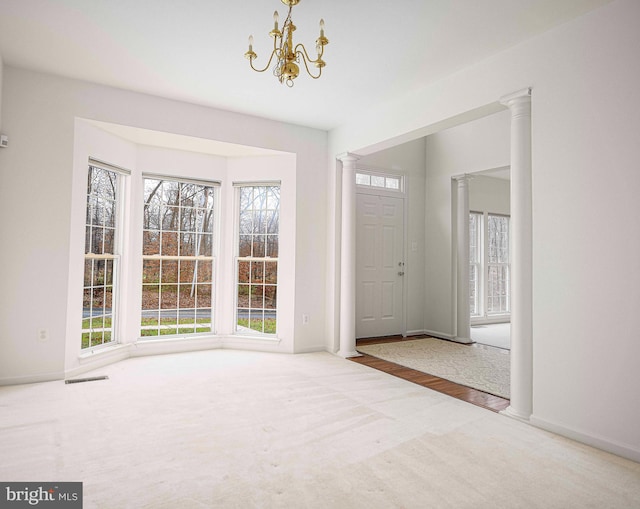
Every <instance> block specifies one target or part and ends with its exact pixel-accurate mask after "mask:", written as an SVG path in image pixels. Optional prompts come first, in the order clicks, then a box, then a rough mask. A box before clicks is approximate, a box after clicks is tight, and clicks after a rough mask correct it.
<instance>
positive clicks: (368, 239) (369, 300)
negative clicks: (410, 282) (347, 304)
mask: <svg viewBox="0 0 640 509" xmlns="http://www.w3.org/2000/svg"><path fill="white" fill-rule="evenodd" d="M356 221H357V239H356V337H357V338H369V337H376V336H390V335H395V334H402V333H403V332H404V325H403V313H402V309H403V292H404V290H403V288H404V287H403V282H404V249H403V246H404V200H403V199H402V198H394V197H389V196H377V195H372V194H358V195H357V214H356Z"/></svg>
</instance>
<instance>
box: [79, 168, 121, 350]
mask: <svg viewBox="0 0 640 509" xmlns="http://www.w3.org/2000/svg"><path fill="white" fill-rule="evenodd" d="M119 178H120V177H119V175H118V174H117V173H116V172H113V171H110V170H105V169H103V168H98V167H95V166H89V170H88V176H87V200H86V222H87V226H86V228H85V254H91V255H92V257H85V260H84V278H83V280H84V281H83V293H82V328H81V338H80V345H81V348H89V347H92V346H100V345H103V344H105V343H109V342H111V341H114V340H115V339H116V338H115V336H114V334H113V331H114V324H115V319H116V309H115V307H114V299H115V294H116V292H117V290H118V285H117V280H116V277H115V274H116V270H117V266H118V259H117V258H115V259H114V258H113V256H114V255H117V254H118V253H117V250H116V239H117V235H118V230H119V226H118V223H117V219H118V218H117V214H116V211H117V209H118V200H119V199H120V197H119V193H118V179H119ZM102 255H105V256H102Z"/></svg>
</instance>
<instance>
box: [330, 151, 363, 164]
mask: <svg viewBox="0 0 640 509" xmlns="http://www.w3.org/2000/svg"><path fill="white" fill-rule="evenodd" d="M360 157H361V156H359V155H357V154H352V153H351V152H344V153H342V154H339V155H337V156H336V159H337V160H338V161H342V162H343V163H347V164H348V163H351V164H355V162H356V161H358V160H359V159H360Z"/></svg>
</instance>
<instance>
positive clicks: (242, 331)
mask: <svg viewBox="0 0 640 509" xmlns="http://www.w3.org/2000/svg"><path fill="white" fill-rule="evenodd" d="M233 187H234V190H235V200H234V214H235V235H234V261H233V263H234V276H235V278H234V285H233V288H234V334H237V335H242V336H250V337H251V336H253V337H266V338H277V336H278V326H279V318H278V317H279V315H280V313H279V309H278V301H279V295H280V292H279V287H280V282H279V276H280V270H279V269H280V261H279V260H280V257H279V253H280V240H281V233H282V232H281V220H280V219H281V211H282V203H281V200H282V184H281V182H280V181H257V182H234V183H233ZM249 187H251V188H255V187H277V188H278V191H279V193H278V196H279V200H278V209H277V212H278V217H279V219H278V232H277V238H278V256H268V253H269V251H268V242H266V241H265V256H263V257H260V256H253V255H251V256H240V235H241V232H240V207H241V192H242V189H246V188H249ZM268 210H269V209H267V211H268ZM265 235H267V234H266V232H265ZM254 262H258V263H265V265H266V263H275V264H276V270H275V277H276V282H275V283H267V282H266V280H265V281H264V282H263V283H258V284H255V285H254V283H253V281H252V275H253V268H252V267H253V263H254ZM241 263H249V266H250V276H249V278H250V279H249V281H248V282H244V281H240V264H241ZM240 284H245V285H248V286H249V288H250V289H251V287H252V286H260V285H261V286H262V287H263V289H265V290H266V288H267V287H275V292H276V298H275V304H274V308H266V307H265V304H264V300H263V307H262V308H256V309H260V311H261V312H262V316H263V318H262V330H261V331H258V330H256V329H254V328H252V327H251V309H252V307H251V293H249V307H248V308H247V307H245V306H242V307H241V306H240V302H239V287H240ZM240 309H246V310H247V311H248V318H247V320H248V323H247V325H248V326H247V327H245V326H241V325H239V324H238V322H239V320H240V317H239V314H238V311H239V310H240ZM268 309H273V312H274V314H275V320H276V327H275V331H273V332H265V323H266V318H265V315H264V313H265V312H266V311H267V310H268Z"/></svg>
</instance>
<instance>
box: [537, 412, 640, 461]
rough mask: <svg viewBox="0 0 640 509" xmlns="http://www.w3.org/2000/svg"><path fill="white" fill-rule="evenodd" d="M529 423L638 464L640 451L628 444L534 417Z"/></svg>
mask: <svg viewBox="0 0 640 509" xmlns="http://www.w3.org/2000/svg"><path fill="white" fill-rule="evenodd" d="M529 423H530V424H532V425H533V426H535V427H537V428H541V429H544V430H546V431H550V432H552V433H555V434H557V435H562V436H563V437H566V438H570V439H571V440H575V441H576V442H580V443H583V444H585V445H588V446H591V447H595V448H596V449H601V450H603V451H606V452H609V453H611V454H615V455H616V456H621V457H623V458H626V459H628V460H631V461H635V462H636V463H640V450H638V449H636V448H634V447H632V446H631V445H629V444H622V443H620V442H616V441H613V440H609V439H607V438H604V437H600V436H597V435H591V434H588V433H584V432H581V431H578V430H575V429H572V428H567V427H566V426H563V425H561V424H557V423H555V422H551V421H548V420H546V419H540V418H538V417H535V416H531V419H529Z"/></svg>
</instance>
